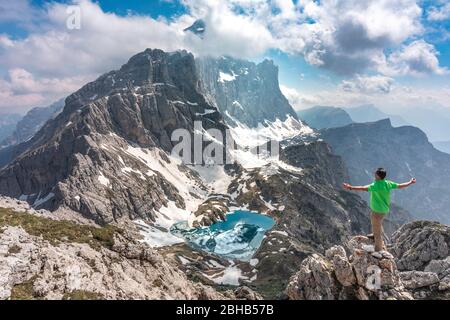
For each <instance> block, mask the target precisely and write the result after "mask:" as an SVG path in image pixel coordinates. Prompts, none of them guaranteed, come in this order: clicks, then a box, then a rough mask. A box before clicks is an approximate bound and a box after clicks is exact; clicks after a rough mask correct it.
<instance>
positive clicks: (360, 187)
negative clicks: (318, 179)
mask: <svg viewBox="0 0 450 320" xmlns="http://www.w3.org/2000/svg"><path fill="white" fill-rule="evenodd" d="M342 187H344V189H347V190H354V191H369V186H352V185H350V184H348V183H343V184H342Z"/></svg>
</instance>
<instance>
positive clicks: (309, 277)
mask: <svg viewBox="0 0 450 320" xmlns="http://www.w3.org/2000/svg"><path fill="white" fill-rule="evenodd" d="M346 249H347V250H348V251H349V252H350V256H347V253H346V250H345V249H344V247H342V246H333V247H332V248H330V249H328V250H327V251H326V253H325V257H324V256H322V255H319V254H313V255H312V256H310V257H308V258H306V259H305V260H304V261H303V262H302V264H301V266H300V270H299V271H298V272H297V273H296V274H295V275H294V276H292V278H291V279H290V281H289V284H288V286H287V288H286V295H287V297H288V298H289V299H295V300H297V299H298V300H347V299H358V300H369V299H380V300H387V299H398V300H409V299H412V296H411V294H410V293H409V292H408V291H407V290H406V289H405V287H404V285H403V283H402V281H401V278H400V274H399V271H398V270H397V267H396V264H395V260H394V257H393V256H392V255H391V254H390V253H389V252H387V251H382V252H374V248H373V244H372V243H371V241H370V240H369V239H368V238H366V237H363V236H358V237H354V238H352V239H351V240H350V241H349V242H348V244H347V248H346Z"/></svg>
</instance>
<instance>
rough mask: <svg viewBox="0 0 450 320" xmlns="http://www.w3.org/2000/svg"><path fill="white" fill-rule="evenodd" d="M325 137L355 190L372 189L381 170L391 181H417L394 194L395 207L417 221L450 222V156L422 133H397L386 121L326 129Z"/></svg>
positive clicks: (412, 129) (406, 128)
mask: <svg viewBox="0 0 450 320" xmlns="http://www.w3.org/2000/svg"><path fill="white" fill-rule="evenodd" d="M320 136H321V138H322V139H324V140H325V141H326V142H328V143H329V144H330V145H331V146H332V149H333V152H334V153H336V154H338V155H340V156H341V157H342V158H343V160H344V162H345V165H346V167H347V168H348V172H349V175H350V180H351V183H352V184H355V185H366V184H368V183H370V182H371V181H372V180H373V172H374V170H375V169H376V168H378V167H384V168H386V169H387V172H388V179H390V180H394V181H398V182H405V181H408V180H409V179H410V178H411V177H413V176H414V177H415V178H417V181H418V183H417V184H416V185H414V186H412V187H410V188H408V189H407V190H404V191H395V192H393V195H392V202H393V203H395V204H396V205H398V206H400V207H402V208H404V209H406V210H407V211H408V212H409V213H411V214H412V215H413V216H415V217H417V218H420V219H426V220H429V219H435V220H438V221H440V222H442V223H447V224H448V223H449V222H450V215H449V214H448V208H449V207H450V197H449V195H448V192H447V187H446V185H447V181H448V180H449V179H450V155H449V154H446V153H443V152H440V151H438V150H436V149H435V148H434V147H433V145H432V144H431V143H430V142H429V141H428V139H427V136H426V135H425V133H424V132H422V131H421V130H420V129H418V128H415V127H412V126H404V127H398V128H394V127H393V126H392V125H391V123H390V121H389V120H388V119H386V120H381V121H378V122H373V123H355V124H351V125H348V126H345V127H341V128H332V129H325V130H322V131H321V132H320ZM380 154H382V155H383V159H382V162H381V163H380V157H379V155H380Z"/></svg>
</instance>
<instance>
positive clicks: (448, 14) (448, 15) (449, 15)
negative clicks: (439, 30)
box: [427, 3, 450, 21]
mask: <svg viewBox="0 0 450 320" xmlns="http://www.w3.org/2000/svg"><path fill="white" fill-rule="evenodd" d="M427 18H428V20H430V21H444V20H449V19H450V3H447V4H444V5H443V6H440V7H431V8H430V9H429V10H428V13H427Z"/></svg>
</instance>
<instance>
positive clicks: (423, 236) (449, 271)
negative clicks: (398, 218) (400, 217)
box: [391, 221, 450, 299]
mask: <svg viewBox="0 0 450 320" xmlns="http://www.w3.org/2000/svg"><path fill="white" fill-rule="evenodd" d="M391 250H392V252H393V254H394V255H395V257H396V260H397V266H398V269H399V270H400V271H402V272H401V273H400V276H401V278H402V280H403V282H404V284H405V286H406V288H408V289H410V290H411V291H412V292H413V294H414V297H415V298H418V299H423V298H425V299H436V298H438V299H439V298H444V299H449V298H450V227H448V226H445V225H442V224H439V223H437V222H431V221H414V222H411V223H408V224H406V225H404V226H402V227H401V228H400V229H399V230H398V231H397V232H395V233H394V235H393V236H392V248H391Z"/></svg>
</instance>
